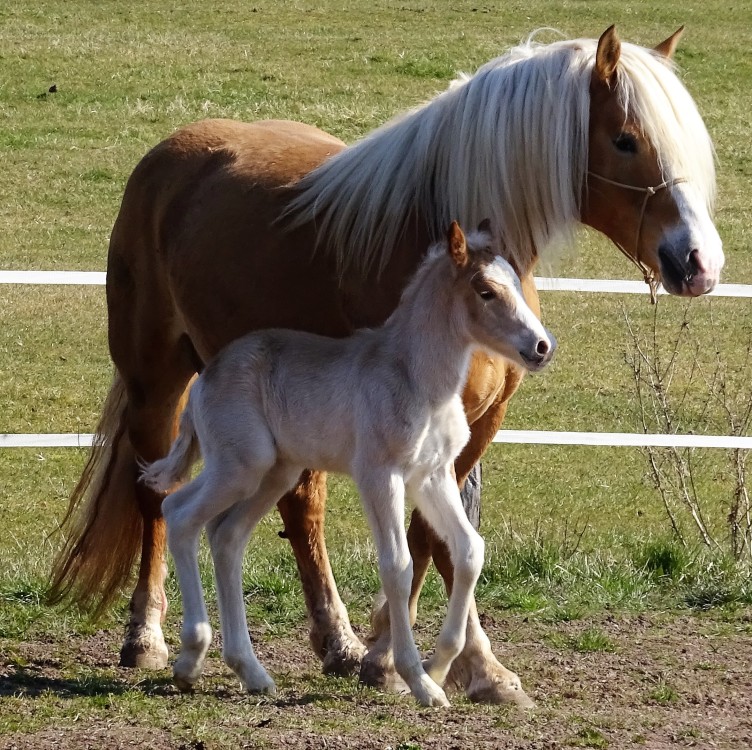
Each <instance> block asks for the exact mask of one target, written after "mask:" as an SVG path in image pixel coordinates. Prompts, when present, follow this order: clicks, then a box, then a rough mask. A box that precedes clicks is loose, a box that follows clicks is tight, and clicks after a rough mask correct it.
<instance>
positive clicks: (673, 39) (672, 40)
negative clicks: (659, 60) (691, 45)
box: [653, 25, 684, 60]
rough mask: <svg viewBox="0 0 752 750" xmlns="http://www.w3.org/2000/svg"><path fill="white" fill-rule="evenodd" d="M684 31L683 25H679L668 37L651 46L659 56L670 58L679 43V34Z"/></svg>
mask: <svg viewBox="0 0 752 750" xmlns="http://www.w3.org/2000/svg"><path fill="white" fill-rule="evenodd" d="M683 33H684V26H683V25H682V26H680V27H679V28H678V29H677V30H676V31H675V32H674V33H673V34H671V36H670V37H669V38H668V39H665V40H664V41H662V42H661V43H660V44H656V45H655V47H654V48H653V49H654V50H655V51H656V52H657V53H658V54H659V55H661V57H665V58H666V59H667V60H670V59H671V58H672V57H673V56H674V52H676V47H677V45H678V44H679V40H680V39H681V35H682V34H683Z"/></svg>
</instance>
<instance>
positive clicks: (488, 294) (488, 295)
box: [478, 289, 496, 300]
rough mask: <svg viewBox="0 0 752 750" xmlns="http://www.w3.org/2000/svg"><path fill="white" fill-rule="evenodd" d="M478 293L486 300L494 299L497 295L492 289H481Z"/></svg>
mask: <svg viewBox="0 0 752 750" xmlns="http://www.w3.org/2000/svg"><path fill="white" fill-rule="evenodd" d="M478 294H479V295H480V298H481V299H484V300H489V299H494V297H496V295H495V294H494V293H493V292H492V291H491V290H490V289H481V290H480V291H479V292H478Z"/></svg>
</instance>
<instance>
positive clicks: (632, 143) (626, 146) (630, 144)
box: [614, 133, 637, 154]
mask: <svg viewBox="0 0 752 750" xmlns="http://www.w3.org/2000/svg"><path fill="white" fill-rule="evenodd" d="M614 146H615V147H616V149H617V150H618V151H621V152H622V153H624V154H636V153H637V139H636V138H635V137H634V136H633V135H632V134H631V133H619V135H617V136H616V138H614Z"/></svg>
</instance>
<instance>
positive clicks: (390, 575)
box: [354, 469, 449, 706]
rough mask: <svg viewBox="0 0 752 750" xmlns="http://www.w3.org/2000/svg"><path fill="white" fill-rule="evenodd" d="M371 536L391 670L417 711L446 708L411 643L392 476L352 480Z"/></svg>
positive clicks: (407, 562) (405, 559)
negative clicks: (385, 610)
mask: <svg viewBox="0 0 752 750" xmlns="http://www.w3.org/2000/svg"><path fill="white" fill-rule="evenodd" d="M354 478H355V480H356V483H357V484H358V488H359V490H360V494H361V499H362V501H363V506H364V508H365V511H366V516H367V517H368V522H369V525H370V527H371V531H372V532H373V536H374V542H375V545H376V551H377V554H378V560H379V574H380V576H381V584H382V586H383V588H384V593H385V594H386V598H387V601H388V603H389V619H390V622H391V635H392V643H393V650H394V666H395V668H396V669H397V672H398V673H399V674H400V676H401V677H402V678H403V679H404V680H405V682H406V683H407V686H408V687H409V688H410V691H411V692H412V694H413V695H414V696H415V699H416V700H417V701H418V703H420V704H421V705H423V706H448V705H449V701H448V700H447V697H446V695H445V693H444V691H443V690H442V689H441V687H439V685H437V684H436V682H435V681H434V680H433V679H431V677H429V676H428V674H426V672H425V670H424V669H423V664H422V662H421V659H420V654H419V653H418V648H417V646H416V645H415V639H414V638H413V632H412V626H411V623H410V612H409V607H408V599H409V596H410V584H411V581H412V575H413V573H412V560H411V559H410V551H409V549H408V546H407V536H406V534H405V522H404V518H405V485H404V481H403V478H402V476H401V474H400V473H398V472H396V471H388V470H384V469H380V470H365V471H360V472H358V475H357V476H356V477H354Z"/></svg>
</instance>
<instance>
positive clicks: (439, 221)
mask: <svg viewBox="0 0 752 750" xmlns="http://www.w3.org/2000/svg"><path fill="white" fill-rule="evenodd" d="M596 48H597V42H596V41H595V40H588V39H580V40H574V41H559V42H554V43H553V44H548V45H541V44H538V43H537V42H535V41H533V40H532V38H531V39H530V40H528V41H527V42H526V43H525V44H522V45H520V46H518V47H515V48H513V49H511V50H510V51H509V52H507V53H506V54H504V55H502V56H501V57H498V58H496V59H494V60H492V61H490V62H488V63H487V64H485V65H483V66H482V67H481V68H480V69H479V70H478V71H477V72H476V73H475V74H474V75H473V76H471V77H469V76H463V77H461V78H459V79H458V80H456V81H454V82H453V83H452V84H451V85H450V87H449V88H448V89H447V90H446V91H445V92H443V93H441V94H439V95H438V96H436V97H435V98H434V99H432V100H431V101H429V102H427V103H426V104H424V105H422V106H420V107H418V108H416V109H414V110H412V111H410V112H408V113H406V114H404V115H401V116H398V117H396V118H394V119H393V120H391V121H390V122H388V123H387V124H385V125H384V126H382V127H381V128H379V129H377V130H375V131H374V132H372V133H371V134H369V135H368V136H366V137H365V138H364V139H362V140H361V141H359V142H357V143H355V144H354V145H353V146H350V147H349V148H347V149H345V150H344V151H342V152H340V153H338V154H336V155H335V156H333V157H332V158H331V159H329V160H328V161H326V162H325V163H324V164H322V165H321V166H320V167H318V168H317V169H315V170H314V171H313V172H311V173H310V174H309V175H307V176H306V177H304V178H303V180H301V182H300V183H299V184H298V186H297V187H298V193H297V196H296V197H295V198H294V199H293V201H292V202H291V203H290V205H289V209H288V212H287V217H288V218H289V219H290V220H291V221H292V224H293V225H299V224H303V223H306V222H309V221H313V222H314V223H315V226H316V232H317V244H318V246H319V247H322V248H324V247H326V248H327V250H328V251H329V252H332V253H333V254H334V257H335V259H336V263H337V267H338V269H339V273H340V275H341V276H346V275H350V274H356V275H364V274H366V273H368V272H369V271H371V270H376V271H377V272H378V271H381V270H382V269H383V268H384V266H385V265H386V264H387V262H388V261H389V258H390V255H391V253H392V251H393V250H394V247H395V245H396V244H397V243H398V241H399V239H400V237H401V236H402V234H403V233H404V231H405V229H406V226H407V223H408V221H409V220H411V218H412V219H414V218H415V217H420V218H421V219H422V220H423V221H425V222H427V225H428V227H429V231H430V234H431V238H432V240H436V239H438V238H440V237H441V236H442V233H443V231H444V230H445V228H446V227H447V226H448V225H449V223H450V221H452V220H453V219H457V220H458V221H459V223H460V224H461V225H462V226H466V227H472V226H477V225H478V223H479V222H480V221H481V220H482V219H484V218H489V219H490V220H491V223H492V226H493V227H494V231H495V234H496V236H497V238H498V239H499V240H500V243H501V249H502V252H503V253H504V255H505V256H506V257H507V258H508V259H509V260H511V261H512V262H513V263H514V264H515V265H516V266H517V268H519V269H520V270H522V271H524V270H526V269H529V268H531V266H532V264H533V263H534V262H535V260H536V259H537V257H538V254H539V253H540V252H543V251H545V249H546V248H547V247H549V246H550V245H551V244H552V243H553V242H554V241H556V242H561V241H564V242H569V241H571V239H572V234H573V232H574V229H575V227H576V224H577V222H578V220H579V216H580V196H581V194H582V188H583V185H584V182H585V179H586V171H587V164H588V125H589V122H588V121H589V113H590V93H589V86H590V79H591V72H592V69H593V65H594V61H595V52H596ZM617 94H618V96H619V97H620V100H621V102H622V104H623V105H624V108H625V111H630V112H631V113H633V114H634V115H635V116H636V118H637V121H638V122H640V123H641V124H642V127H643V129H644V131H645V133H646V134H647V136H648V137H649V138H650V140H651V142H652V143H653V144H654V146H655V148H656V150H657V153H658V155H659V159H660V160H661V165H662V168H663V170H664V172H665V176H666V179H671V178H673V177H679V176H680V177H684V178H685V179H687V181H688V182H689V183H690V184H691V185H693V186H694V188H695V189H696V190H698V191H700V192H701V194H702V196H703V198H704V199H705V200H706V201H707V203H708V204H709V205H710V204H712V201H713V198H714V190H715V170H714V155H713V149H712V145H711V142H710V138H709V136H708V133H707V131H706V129H705V125H704V123H703V122H702V119H701V117H700V115H699V113H698V112H697V108H696V106H695V104H694V102H693V100H692V98H691V97H690V95H689V93H688V92H687V91H686V89H685V88H684V86H683V85H682V84H681V83H680V82H679V80H678V78H677V77H676V76H675V75H674V73H673V71H672V69H671V66H670V64H668V63H667V62H666V61H665V60H664V59H663V58H662V57H660V56H659V55H657V54H656V53H654V52H652V51H650V50H647V49H644V48H642V47H638V46H635V45H632V44H622V52H621V58H620V63H619V77H618V84H617Z"/></svg>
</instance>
